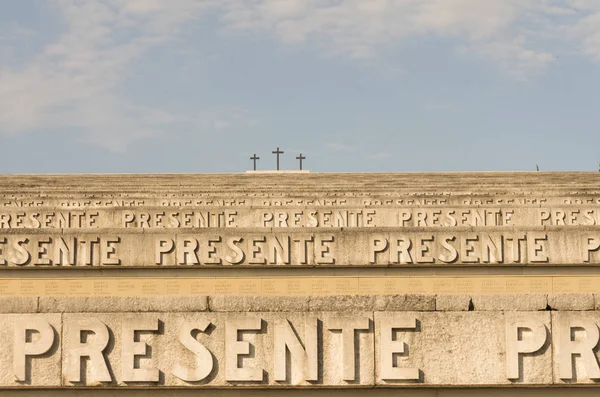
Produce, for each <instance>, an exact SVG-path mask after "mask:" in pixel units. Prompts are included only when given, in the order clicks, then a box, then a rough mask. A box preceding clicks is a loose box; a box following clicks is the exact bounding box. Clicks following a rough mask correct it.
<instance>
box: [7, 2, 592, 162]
mask: <svg viewBox="0 0 600 397" xmlns="http://www.w3.org/2000/svg"><path fill="white" fill-rule="evenodd" d="M599 66H600V1H598V0H173V1H163V0H105V1H100V0H6V1H3V2H1V3H0V147H1V150H2V155H1V156H0V172H1V173H78V172H85V173H87V172H240V171H244V170H246V169H249V168H251V166H252V163H251V161H250V160H249V157H250V156H251V155H252V154H253V153H257V154H258V155H259V156H260V157H261V159H260V161H259V169H273V168H274V167H275V158H274V155H272V154H271V151H272V150H275V148H276V147H277V146H279V147H280V148H282V149H283V150H284V151H285V154H284V155H283V157H282V160H281V161H282V168H285V169H295V168H297V166H298V164H297V160H296V159H295V157H296V156H297V155H298V153H300V152H302V153H303V154H304V155H306V157H307V159H306V160H305V168H308V169H310V170H312V171H509V170H534V169H535V166H536V164H539V166H540V169H541V170H548V171H550V170H556V171H558V170H582V171H584V170H585V171H597V170H598V163H599V162H600V128H599V125H600V111H599V109H598V108H599V106H600V101H599V100H598V99H599V92H600V73H599V70H600V69H599Z"/></svg>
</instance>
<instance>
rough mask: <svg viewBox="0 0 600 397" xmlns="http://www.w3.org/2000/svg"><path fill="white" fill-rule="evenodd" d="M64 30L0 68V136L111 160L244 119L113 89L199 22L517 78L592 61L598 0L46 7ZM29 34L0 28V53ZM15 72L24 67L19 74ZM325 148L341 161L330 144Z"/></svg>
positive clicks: (158, 2)
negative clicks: (49, 135)
mask: <svg viewBox="0 0 600 397" xmlns="http://www.w3.org/2000/svg"><path fill="white" fill-rule="evenodd" d="M51 4H54V5H55V7H56V10H57V11H58V14H59V15H60V16H61V17H62V20H63V22H64V26H65V29H64V32H63V34H62V35H60V36H59V37H58V38H56V39H55V40H54V41H53V42H51V43H49V44H47V45H46V46H45V47H44V48H43V49H42V51H41V52H40V53H39V54H38V55H36V56H35V57H33V58H32V59H29V60H28V62H22V60H21V59H19V62H18V64H19V65H20V66H19V68H16V66H8V65H11V63H10V62H3V64H2V65H0V109H2V112H1V113H0V133H2V134H19V133H23V132H27V131H32V130H36V131H40V130H48V131H51V130H59V129H60V130H76V131H80V132H81V133H80V134H79V139H83V140H86V141H88V142H91V143H93V144H95V145H100V146H102V147H105V148H107V149H109V150H113V151H123V150H125V149H126V147H127V145H128V144H130V143H131V142H135V141H136V140H139V139H144V138H147V137H151V136H154V135H156V134H160V133H161V132H162V131H164V130H166V129H167V128H170V127H173V126H176V125H179V124H181V123H185V124H187V125H194V126H197V127H198V128H203V129H209V128H210V129H213V130H214V129H216V130H219V129H223V128H227V127H228V126H231V125H232V124H240V123H241V124H244V125H246V124H253V123H256V120H253V119H252V117H250V116H249V115H247V114H246V113H245V111H244V110H243V109H239V108H237V107H235V106H234V107H223V108H215V109H212V108H209V109H204V110H202V109H201V110H200V111H198V112H195V113H194V114H176V113H173V112H167V111H165V110H163V109H158V108H153V107H148V106H143V105H141V104H139V103H136V102H135V101H133V100H131V99H130V98H129V97H128V96H127V95H126V92H125V91H124V82H125V81H126V80H127V78H128V77H129V76H130V75H131V74H132V73H135V70H134V68H133V66H134V65H135V62H136V61H138V60H140V59H141V58H142V57H143V56H144V55H145V54H147V52H148V51H149V50H150V49H152V48H154V47H156V46H159V45H163V44H166V43H170V42H171V41H173V40H175V39H178V38H179V37H180V36H179V33H180V32H182V31H183V30H184V29H185V28H186V24H187V23H188V22H190V21H196V20H199V19H200V18H203V17H205V16H207V15H208V12H211V13H212V14H211V15H212V16H213V17H216V18H217V19H216V20H217V21H218V23H220V24H221V29H222V30H224V31H225V30H226V31H230V32H231V31H233V32H239V33H242V34H244V35H245V34H247V33H248V32H253V33H255V34H263V35H264V34H266V35H271V36H273V37H275V38H276V39H278V40H280V41H281V43H283V44H284V45H292V46H294V45H300V44H302V45H306V46H307V47H309V48H315V49H316V50H317V51H319V52H320V53H321V54H323V55H324V56H329V57H342V58H347V59H351V60H356V61H358V62H364V63H365V64H367V65H374V68H375V69H378V72H377V74H378V75H379V76H388V77H395V76H397V75H399V74H402V73H407V74H409V73H410V70H408V71H405V70H404V68H403V66H404V65H393V66H390V68H389V73H384V72H382V70H383V69H384V68H383V67H381V65H385V64H386V55H387V54H390V53H396V52H398V51H400V52H401V51H402V45H403V44H404V43H406V42H408V41H410V40H412V39H415V38H422V37H431V36H435V37H439V38H443V39H446V41H444V42H447V43H451V45H453V46H454V47H455V49H456V52H457V54H458V55H459V56H465V57H477V58H480V59H483V60H486V61H488V62H490V63H491V64H493V65H494V66H495V67H497V68H498V69H499V70H501V71H502V72H504V73H506V74H508V75H510V76H513V77H514V78H516V79H520V80H526V79H530V78H531V77H532V76H535V75H536V74H538V73H540V72H541V71H543V70H544V69H546V68H548V67H549V66H550V65H551V64H552V63H553V62H554V60H555V59H556V56H558V55H560V56H562V55H563V54H567V55H572V54H573V53H575V52H577V53H579V54H582V55H584V56H586V57H589V58H590V59H592V60H594V61H596V62H600V1H599V0H177V1H175V2H168V1H164V0H104V1H99V0H78V1H72V0H53V3H51ZM32 34H35V35H43V34H44V32H33V33H32V32H31V31H29V30H26V29H23V28H21V27H19V26H17V25H14V24H9V25H5V26H3V27H0V55H1V56H2V57H3V58H4V57H6V58H7V59H8V58H9V57H10V56H11V54H13V53H14V51H13V50H12V49H14V48H15V46H18V45H19V43H20V42H21V41H22V40H27V39H29V38H30V37H31V36H32ZM23 65H24V66H23ZM326 146H327V147H328V148H329V149H331V150H335V151H353V150H355V149H354V148H352V147H349V146H346V145H344V144H340V143H328V144H326Z"/></svg>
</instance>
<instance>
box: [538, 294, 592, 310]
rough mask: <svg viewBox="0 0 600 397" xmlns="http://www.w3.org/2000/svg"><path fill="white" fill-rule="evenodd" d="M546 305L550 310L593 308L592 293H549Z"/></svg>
mask: <svg viewBox="0 0 600 397" xmlns="http://www.w3.org/2000/svg"><path fill="white" fill-rule="evenodd" d="M548 306H550V309H552V310H594V295H593V294H550V295H548Z"/></svg>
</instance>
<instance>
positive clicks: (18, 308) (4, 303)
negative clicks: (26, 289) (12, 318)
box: [0, 296, 38, 313]
mask: <svg viewBox="0 0 600 397" xmlns="http://www.w3.org/2000/svg"><path fill="white" fill-rule="evenodd" d="M37 309H38V297H37V296H0V313H36V312H37Z"/></svg>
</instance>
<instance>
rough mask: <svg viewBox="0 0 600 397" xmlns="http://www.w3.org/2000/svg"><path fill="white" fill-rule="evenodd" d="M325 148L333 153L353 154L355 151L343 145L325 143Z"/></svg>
mask: <svg viewBox="0 0 600 397" xmlns="http://www.w3.org/2000/svg"><path fill="white" fill-rule="evenodd" d="M325 147H327V148H329V149H331V150H333V151H334V152H354V151H355V150H356V149H355V148H354V147H352V146H348V145H344V144H343V143H337V142H327V143H326V144H325Z"/></svg>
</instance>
